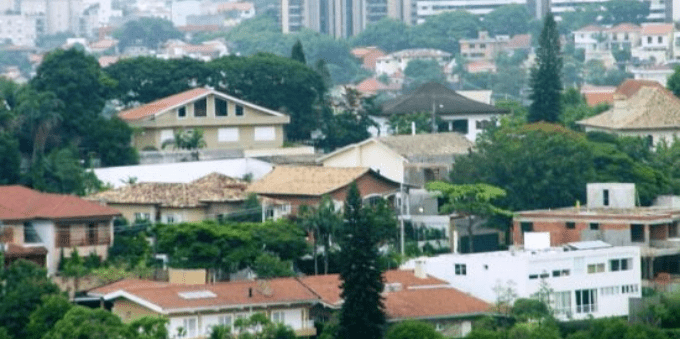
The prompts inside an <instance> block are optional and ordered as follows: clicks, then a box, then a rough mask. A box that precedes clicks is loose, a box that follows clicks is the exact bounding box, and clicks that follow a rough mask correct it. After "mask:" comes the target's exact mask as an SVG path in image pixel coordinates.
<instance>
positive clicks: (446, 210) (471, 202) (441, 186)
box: [425, 181, 509, 253]
mask: <svg viewBox="0 0 680 339" xmlns="http://www.w3.org/2000/svg"><path fill="white" fill-rule="evenodd" d="M425 186H426V187H427V189H428V190H429V191H437V192H440V194H442V195H443V196H444V199H445V201H446V203H444V205H442V206H441V207H440V212H441V213H443V214H447V215H448V214H451V213H453V212H457V213H460V214H463V215H465V216H466V218H467V219H468V223H467V231H468V233H467V234H468V240H469V246H470V247H469V248H470V252H471V253H472V252H474V248H473V235H474V225H475V223H474V222H473V217H474V216H478V217H481V218H483V219H486V218H490V217H492V216H495V215H509V212H508V211H505V210H503V209H501V208H498V207H496V206H495V205H494V204H493V201H494V200H497V199H501V198H504V197H505V196H506V192H505V190H503V189H502V188H499V187H495V186H492V185H487V184H467V185H452V184H449V183H446V182H442V181H434V182H429V183H427V184H426V185H425Z"/></svg>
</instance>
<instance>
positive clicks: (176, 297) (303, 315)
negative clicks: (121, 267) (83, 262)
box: [88, 278, 319, 339]
mask: <svg viewBox="0 0 680 339" xmlns="http://www.w3.org/2000/svg"><path fill="white" fill-rule="evenodd" d="M88 294H89V295H90V296H92V297H98V298H101V299H102V300H105V301H110V302H112V303H113V307H112V308H111V312H112V313H113V314H115V315H117V316H119V317H120V318H121V319H122V320H123V322H126V323H128V322H132V321H134V320H137V319H139V318H142V317H144V316H152V317H163V318H166V319H168V321H169V324H168V334H169V336H170V338H172V339H175V338H184V339H194V338H206V337H208V336H210V333H211V332H212V330H213V327H215V326H219V325H226V326H230V327H231V328H232V331H233V333H237V331H238V330H237V329H236V328H235V327H234V322H235V321H236V320H237V319H241V318H249V317H250V316H251V315H253V314H256V313H262V314H264V315H265V316H266V317H267V318H269V319H270V320H271V321H272V322H274V323H282V324H284V325H288V326H290V327H291V328H292V329H293V330H294V331H295V334H296V335H297V336H298V337H310V336H314V335H316V329H315V327H314V324H313V322H312V321H311V320H310V318H309V311H310V309H311V308H312V306H313V305H315V304H316V303H318V302H319V297H318V296H317V295H316V294H314V293H313V292H312V291H310V290H309V289H308V288H306V287H305V286H304V285H303V284H302V283H300V282H299V281H298V280H296V279H294V278H277V279H271V280H266V281H233V282H225V283H215V284H208V285H203V284H201V285H184V284H170V283H162V282H151V281H128V280H122V281H119V282H116V283H113V284H111V285H107V286H102V287H100V288H97V289H94V290H91V291H89V292H88ZM180 329H183V331H184V335H180V333H181V331H180Z"/></svg>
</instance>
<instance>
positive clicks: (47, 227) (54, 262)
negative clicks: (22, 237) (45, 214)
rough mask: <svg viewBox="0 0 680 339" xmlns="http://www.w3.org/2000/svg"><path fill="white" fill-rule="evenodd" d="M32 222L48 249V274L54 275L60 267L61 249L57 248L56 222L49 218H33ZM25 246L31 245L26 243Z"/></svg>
mask: <svg viewBox="0 0 680 339" xmlns="http://www.w3.org/2000/svg"><path fill="white" fill-rule="evenodd" d="M31 224H32V225H33V228H34V229H35V232H36V233H38V236H39V237H40V239H41V240H42V244H39V245H38V246H43V247H45V248H46V249H47V256H46V257H45V265H46V266H47V274H48V275H52V274H55V273H56V272H57V268H58V267H59V251H58V250H57V248H56V230H55V226H54V223H53V222H52V221H47V220H32V221H31ZM24 246H27V247H28V246H30V245H28V244H24Z"/></svg>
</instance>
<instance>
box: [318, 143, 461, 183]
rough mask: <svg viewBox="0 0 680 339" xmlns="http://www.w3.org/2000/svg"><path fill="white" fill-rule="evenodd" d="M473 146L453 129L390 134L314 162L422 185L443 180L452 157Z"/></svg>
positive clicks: (450, 164) (452, 160)
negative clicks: (368, 169)
mask: <svg viewBox="0 0 680 339" xmlns="http://www.w3.org/2000/svg"><path fill="white" fill-rule="evenodd" d="M473 146H474V144H473V143H472V142H471V141H469V140H468V139H466V138H465V136H463V135H462V134H459V133H455V132H449V133H432V134H415V135H409V134H407V135H391V136H385V137H376V138H370V139H367V140H364V141H362V142H359V143H355V144H351V145H348V146H345V147H343V148H340V149H338V150H336V151H334V152H332V153H330V154H327V155H325V156H323V157H321V158H319V160H318V161H319V162H320V163H322V164H323V165H324V167H370V168H371V169H373V170H374V171H376V172H378V173H380V174H381V175H383V176H385V177H386V178H388V179H390V180H393V181H396V182H402V183H407V184H409V185H413V186H420V187H422V186H424V185H425V183H426V182H428V181H433V180H446V179H447V178H448V174H449V172H450V171H451V166H452V165H453V162H454V160H455V158H456V157H457V156H460V155H463V154H468V153H469V152H470V150H471V149H472V147H473Z"/></svg>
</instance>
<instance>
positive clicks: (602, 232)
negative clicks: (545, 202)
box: [512, 183, 680, 279]
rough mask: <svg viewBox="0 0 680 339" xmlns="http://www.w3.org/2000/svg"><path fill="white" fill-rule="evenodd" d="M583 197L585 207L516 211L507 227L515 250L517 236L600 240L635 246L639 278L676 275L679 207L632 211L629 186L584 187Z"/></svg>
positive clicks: (560, 242)
mask: <svg viewBox="0 0 680 339" xmlns="http://www.w3.org/2000/svg"><path fill="white" fill-rule="evenodd" d="M587 192H588V194H587V196H588V201H587V205H586V206H579V205H578V204H576V206H573V207H564V208H552V209H548V210H535V211H520V212H516V213H515V216H514V218H513V228H512V230H513V237H514V243H515V245H518V246H521V245H523V244H524V243H523V241H524V238H523V236H522V234H523V233H526V232H549V233H550V241H551V245H553V246H560V245H565V244H568V243H570V242H575V241H595V240H602V241H604V242H606V243H609V244H612V245H615V246H637V247H639V248H640V251H641V255H642V257H643V258H642V277H643V278H646V279H653V278H654V277H655V276H656V274H657V273H658V272H668V273H673V274H678V273H680V267H678V264H677V262H678V258H680V245H678V244H679V242H678V240H680V237H679V235H678V224H679V223H680V208H678V207H676V206H669V205H658V206H651V207H638V206H636V204H635V201H636V196H637V195H636V193H635V185H634V184H615V183H608V184H588V187H587ZM524 245H525V246H526V244H524ZM636 267H637V266H636Z"/></svg>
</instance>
